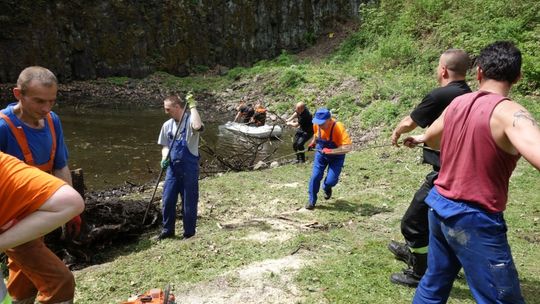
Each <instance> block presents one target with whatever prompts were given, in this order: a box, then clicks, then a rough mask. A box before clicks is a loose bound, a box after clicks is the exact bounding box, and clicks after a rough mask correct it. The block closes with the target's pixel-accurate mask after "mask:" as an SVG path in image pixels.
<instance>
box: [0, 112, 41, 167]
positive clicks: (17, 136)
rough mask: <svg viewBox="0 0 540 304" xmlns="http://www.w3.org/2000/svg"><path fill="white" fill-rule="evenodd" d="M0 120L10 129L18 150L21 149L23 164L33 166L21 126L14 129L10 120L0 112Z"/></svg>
mask: <svg viewBox="0 0 540 304" xmlns="http://www.w3.org/2000/svg"><path fill="white" fill-rule="evenodd" d="M0 118H2V119H3V120H5V121H6V123H7V124H8V126H9V128H10V129H11V133H13V136H15V140H17V143H18V144H19V148H21V151H22V153H23V156H24V162H25V163H27V164H29V165H30V166H34V165H35V164H34V158H33V157H32V152H30V146H28V141H27V140H26V135H25V134H24V130H23V128H22V127H21V126H19V127H15V125H14V124H13V122H12V121H11V119H10V118H9V117H8V116H7V115H6V114H4V113H2V112H0Z"/></svg>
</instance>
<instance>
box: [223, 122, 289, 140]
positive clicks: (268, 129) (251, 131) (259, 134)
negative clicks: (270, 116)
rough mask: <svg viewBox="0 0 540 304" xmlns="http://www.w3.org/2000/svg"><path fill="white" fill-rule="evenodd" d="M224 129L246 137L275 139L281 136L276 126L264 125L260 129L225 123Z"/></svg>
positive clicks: (241, 124) (236, 123) (279, 128)
mask: <svg viewBox="0 0 540 304" xmlns="http://www.w3.org/2000/svg"><path fill="white" fill-rule="evenodd" d="M225 129H227V130H229V131H232V132H237V133H242V134H245V135H247V136H251V137H256V138H268V137H277V136H280V135H281V132H282V130H281V127H280V126H278V125H274V126H270V125H264V126H260V127H256V126H249V125H246V124H243V123H239V122H231V121H229V122H227V123H226V124H225Z"/></svg>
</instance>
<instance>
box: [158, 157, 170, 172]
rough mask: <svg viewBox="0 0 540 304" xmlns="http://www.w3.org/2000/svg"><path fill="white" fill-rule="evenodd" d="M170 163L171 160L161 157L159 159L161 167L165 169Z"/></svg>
mask: <svg viewBox="0 0 540 304" xmlns="http://www.w3.org/2000/svg"><path fill="white" fill-rule="evenodd" d="M170 163H171V161H170V160H169V159H162V160H161V163H160V165H161V169H163V170H165V169H167V167H169V164H170Z"/></svg>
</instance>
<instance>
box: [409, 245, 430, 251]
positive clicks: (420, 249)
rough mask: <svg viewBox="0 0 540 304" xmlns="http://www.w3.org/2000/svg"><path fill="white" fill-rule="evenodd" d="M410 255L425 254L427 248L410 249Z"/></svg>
mask: <svg viewBox="0 0 540 304" xmlns="http://www.w3.org/2000/svg"><path fill="white" fill-rule="evenodd" d="M411 252H412V253H427V252H428V246H426V247H420V248H411Z"/></svg>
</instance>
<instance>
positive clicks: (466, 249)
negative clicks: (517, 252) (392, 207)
mask: <svg viewBox="0 0 540 304" xmlns="http://www.w3.org/2000/svg"><path fill="white" fill-rule="evenodd" d="M426 203H427V204H428V205H429V206H430V207H431V208H430V210H429V212H428V218H429V249H428V269H427V272H426V274H425V275H424V276H423V277H422V280H421V281H420V285H418V288H417V289H416V294H415V296H414V299H413V303H415V304H420V303H422V304H424V303H446V301H447V300H448V296H449V294H450V290H451V289H452V285H453V283H454V279H455V278H456V276H457V274H458V272H459V270H460V269H461V267H463V269H464V271H465V277H466V279H467V283H468V285H469V288H470V290H471V293H472V295H473V297H474V298H475V300H476V302H477V303H480V304H484V303H485V304H487V303H513V304H516V303H518V304H519V303H525V302H524V300H523V297H522V295H521V289H520V286H519V278H518V274H517V271H516V267H515V265H514V261H513V259H512V253H511V251H510V246H509V245H508V240H507V238H506V230H507V228H506V223H505V221H504V218H503V214H502V212H500V213H487V212H485V211H483V210H481V209H480V208H478V207H476V206H474V205H473V204H470V203H465V202H460V201H452V200H449V199H447V198H445V197H443V196H441V195H440V194H439V193H438V192H437V190H436V188H435V187H434V188H433V189H432V190H431V191H430V193H429V195H428V197H427V198H426Z"/></svg>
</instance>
